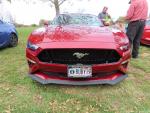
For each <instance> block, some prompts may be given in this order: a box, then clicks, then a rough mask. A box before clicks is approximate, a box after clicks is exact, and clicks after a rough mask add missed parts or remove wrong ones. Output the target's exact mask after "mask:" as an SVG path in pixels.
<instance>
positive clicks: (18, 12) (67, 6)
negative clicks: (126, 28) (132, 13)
mask: <svg viewBox="0 0 150 113" xmlns="http://www.w3.org/2000/svg"><path fill="white" fill-rule="evenodd" d="M1 1H2V4H0V18H2V17H3V19H4V20H6V21H11V20H15V21H16V22H17V23H20V24H25V25H30V24H38V23H39V21H40V20H41V19H45V20H52V19H53V18H54V16H55V10H54V7H51V5H50V3H48V2H37V1H38V0H27V3H25V2H24V0H13V2H12V3H11V5H10V3H9V2H7V1H6V0H1ZM70 1H71V3H68V2H65V3H64V4H63V5H62V6H61V7H60V8H61V13H64V12H69V13H76V12H78V13H89V14H95V15H98V13H99V12H101V11H102V8H103V7H104V6H107V7H108V8H109V9H108V13H109V14H110V15H111V17H112V18H113V19H114V20H116V19H117V18H118V17H119V16H125V15H126V12H127V10H128V7H129V4H128V2H129V0H90V1H89V2H88V0H82V1H77V0H70ZM147 1H148V4H149V7H150V0H147ZM33 3H34V4H33ZM10 15H12V18H10V17H11V16H10Z"/></svg>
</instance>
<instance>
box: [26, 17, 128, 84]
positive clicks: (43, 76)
mask: <svg viewBox="0 0 150 113" xmlns="http://www.w3.org/2000/svg"><path fill="white" fill-rule="evenodd" d="M26 57H27V61H28V65H29V76H30V77H31V78H32V79H34V80H37V81H38V82H40V83H42V84H48V83H51V84H67V85H91V84H111V85H112V84H116V83H118V82H120V81H122V80H123V79H125V78H126V77H127V74H126V72H127V67H128V63H129V59H130V46H129V41H128V38H127V36H126V35H125V34H124V33H123V32H121V31H119V30H117V29H114V28H110V27H104V26H103V25H102V23H101V22H100V21H99V20H98V18H97V16H94V15H90V14H60V15H58V16H57V17H55V18H54V20H53V22H52V23H51V25H49V26H45V27H43V28H39V29H37V30H35V31H33V32H32V33H31V35H30V36H29V39H28V42H27V49H26Z"/></svg>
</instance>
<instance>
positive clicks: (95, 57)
mask: <svg viewBox="0 0 150 113" xmlns="http://www.w3.org/2000/svg"><path fill="white" fill-rule="evenodd" d="M82 55H83V56H82ZM38 58H39V60H40V61H41V62H46V63H57V64H88V65H89V64H90V65H92V64H106V63H114V62H118V61H119V59H120V56H119V54H118V53H117V52H116V51H115V50H99V49H47V50H43V51H42V52H41V53H40V54H39V55H38Z"/></svg>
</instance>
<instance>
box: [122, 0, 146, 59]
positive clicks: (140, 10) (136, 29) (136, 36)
mask: <svg viewBox="0 0 150 113" xmlns="http://www.w3.org/2000/svg"><path fill="white" fill-rule="evenodd" d="M129 3H130V7H129V9H128V11H127V15H126V17H125V18H126V20H127V21H128V22H129V23H128V27H127V33H126V34H127V36H128V38H129V41H130V44H131V47H132V58H138V55H139V47H140V40H141V38H142V35H143V31H144V27H145V22H146V19H147V17H148V3H147V1H146V0H131V1H130V2H129Z"/></svg>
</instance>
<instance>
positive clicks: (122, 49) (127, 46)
mask: <svg viewBox="0 0 150 113" xmlns="http://www.w3.org/2000/svg"><path fill="white" fill-rule="evenodd" d="M119 49H120V50H121V51H127V50H128V49H129V44H127V45H121V46H120V47H119Z"/></svg>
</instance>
